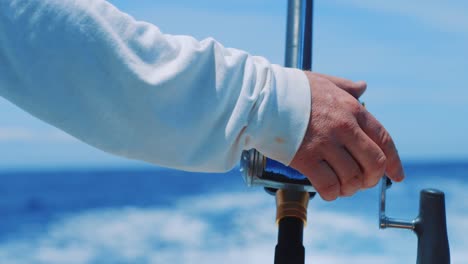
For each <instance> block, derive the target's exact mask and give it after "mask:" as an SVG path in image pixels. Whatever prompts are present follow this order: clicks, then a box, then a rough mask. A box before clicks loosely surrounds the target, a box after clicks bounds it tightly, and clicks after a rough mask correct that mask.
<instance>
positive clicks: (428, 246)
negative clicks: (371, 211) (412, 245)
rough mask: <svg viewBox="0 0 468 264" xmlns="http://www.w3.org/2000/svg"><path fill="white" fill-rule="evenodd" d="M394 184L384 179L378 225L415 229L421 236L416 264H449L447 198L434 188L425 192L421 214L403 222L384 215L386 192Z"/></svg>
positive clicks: (422, 193) (420, 200) (422, 192)
mask: <svg viewBox="0 0 468 264" xmlns="http://www.w3.org/2000/svg"><path fill="white" fill-rule="evenodd" d="M391 185H392V182H391V181H390V179H388V178H387V177H386V176H385V177H383V178H382V185H381V192H380V203H379V207H380V208H379V226H380V228H381V229H384V228H400V229H409V230H413V232H414V233H416V235H417V237H418V255H417V260H416V263H417V264H450V248H449V242H448V236H447V221H446V213H445V195H444V193H443V192H441V191H439V190H435V189H424V190H422V191H421V193H420V197H419V215H418V217H416V218H415V219H414V220H412V221H406V220H400V219H394V218H390V217H387V216H386V215H385V202H386V190H387V189H388V188H390V187H391Z"/></svg>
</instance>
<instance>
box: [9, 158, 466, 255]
mask: <svg viewBox="0 0 468 264" xmlns="http://www.w3.org/2000/svg"><path fill="white" fill-rule="evenodd" d="M405 168H406V173H407V179H406V180H405V182H404V183H401V184H394V186H393V187H392V188H391V189H390V190H389V191H388V195H387V198H388V201H387V214H388V215H390V216H392V217H398V218H403V219H413V218H414V217H415V216H416V214H417V212H418V202H419V191H420V190H421V189H422V188H427V187H433V188H438V189H440V190H443V191H444V192H445V193H446V207H447V221H448V230H449V241H450V247H451V256H452V263H460V264H462V263H468V251H467V249H468V192H467V188H468V178H467V177H468V162H446V163H430V162H426V163H407V164H406V165H405ZM0 180H1V184H0V263H2V264H3V263H9V264H16V263H18V264H19V263H28V264H29V263H33V264H34V263H67V264H68V263H96V264H97V263H220V262H222V263H224V264H226V263H273V253H274V246H275V244H276V235H277V233H276V232H277V229H276V225H275V204H274V197H273V196H270V195H268V194H267V193H265V192H264V191H263V190H262V189H261V188H247V187H245V185H244V183H243V182H242V177H241V176H240V173H239V172H238V170H233V171H231V172H229V173H225V174H202V173H188V172H181V171H175V170H168V169H161V168H155V169H148V168H145V169H119V170H116V169H114V170H112V169H108V170H106V169H99V170H97V169H86V168H81V169H75V170H47V171H33V170H29V171H4V172H0ZM377 210H378V188H373V189H370V190H366V191H362V192H359V193H358V194H357V195H355V196H353V197H350V198H341V199H338V200H337V201H334V202H325V201H322V200H321V199H320V198H319V197H316V198H314V199H313V200H311V201H310V204H309V211H308V224H307V226H306V229H305V233H304V246H305V248H306V259H307V262H308V263H325V264H327V263H360V264H363V263H364V264H365V263H399V264H401V263H415V262H416V242H417V240H416V236H415V235H414V234H412V233H411V232H410V231H406V230H395V229H386V230H379V229H378V219H377Z"/></svg>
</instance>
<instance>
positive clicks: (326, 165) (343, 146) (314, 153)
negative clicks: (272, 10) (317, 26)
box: [290, 72, 404, 201]
mask: <svg viewBox="0 0 468 264" xmlns="http://www.w3.org/2000/svg"><path fill="white" fill-rule="evenodd" d="M306 74H307V77H308V79H309V83H310V89H311V92H312V113H311V115H310V120H309V125H308V128H307V132H306V135H305V137H304V140H303V142H302V144H301V146H300V148H299V150H298V152H297V153H296V155H295V157H294V158H293V160H292V162H291V164H290V166H291V167H293V168H295V169H297V170H298V171H300V172H301V173H303V174H304V175H305V176H307V178H308V179H309V180H310V182H311V183H312V185H313V186H314V187H315V189H316V190H317V191H318V193H319V194H320V196H321V197H322V198H323V199H324V200H327V201H331V200H334V199H336V198H337V197H339V196H349V195H352V194H354V193H355V192H357V191H358V190H359V189H364V188H369V187H373V186H375V185H376V184H377V183H378V182H379V180H380V178H381V177H382V176H383V175H384V173H387V175H388V176H389V177H390V178H391V179H392V180H394V181H402V180H403V178H404V172H403V168H402V165H401V161H400V157H399V156H398V153H397V150H396V148H395V144H394V143H393V140H392V138H391V137H390V134H389V133H388V132H387V130H386V129H385V128H384V127H383V126H382V125H381V124H380V123H379V122H378V121H377V120H376V119H375V117H373V116H372V115H371V114H370V113H369V112H368V111H367V110H366V109H365V108H364V107H363V106H362V105H361V104H360V103H359V102H358V100H357V98H358V97H359V96H361V95H362V93H364V91H365V89H366V84H365V83H364V82H358V83H354V82H352V81H348V80H345V79H341V78H337V77H332V76H327V75H323V74H317V73H311V72H306Z"/></svg>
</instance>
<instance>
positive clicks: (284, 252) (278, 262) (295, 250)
mask: <svg viewBox="0 0 468 264" xmlns="http://www.w3.org/2000/svg"><path fill="white" fill-rule="evenodd" d="M278 225H279V226H278V227H279V230H278V244H277V245H276V247H275V262H274V263H275V264H304V261H305V249H304V246H303V245H302V236H303V229H304V222H303V221H302V219H300V218H297V217H284V218H283V219H281V220H280V221H279V223H278Z"/></svg>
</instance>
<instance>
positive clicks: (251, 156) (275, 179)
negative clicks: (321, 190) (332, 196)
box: [240, 149, 315, 193]
mask: <svg viewBox="0 0 468 264" xmlns="http://www.w3.org/2000/svg"><path fill="white" fill-rule="evenodd" d="M240 170H241V173H242V176H243V177H244V181H245V183H246V184H247V186H249V187H251V186H262V187H265V188H266V189H267V190H268V189H286V190H294V191H303V192H310V193H314V192H315V189H314V187H313V186H312V185H311V184H310V181H309V180H308V179H307V178H306V176H304V175H303V174H301V173H300V172H298V171H297V170H295V169H293V168H291V167H287V166H285V165H283V164H282V163H280V162H278V161H275V160H272V159H269V158H267V157H265V156H264V155H262V154H261V153H260V152H258V151H257V150H255V149H251V150H246V151H243V152H242V156H241V161H240Z"/></svg>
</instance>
